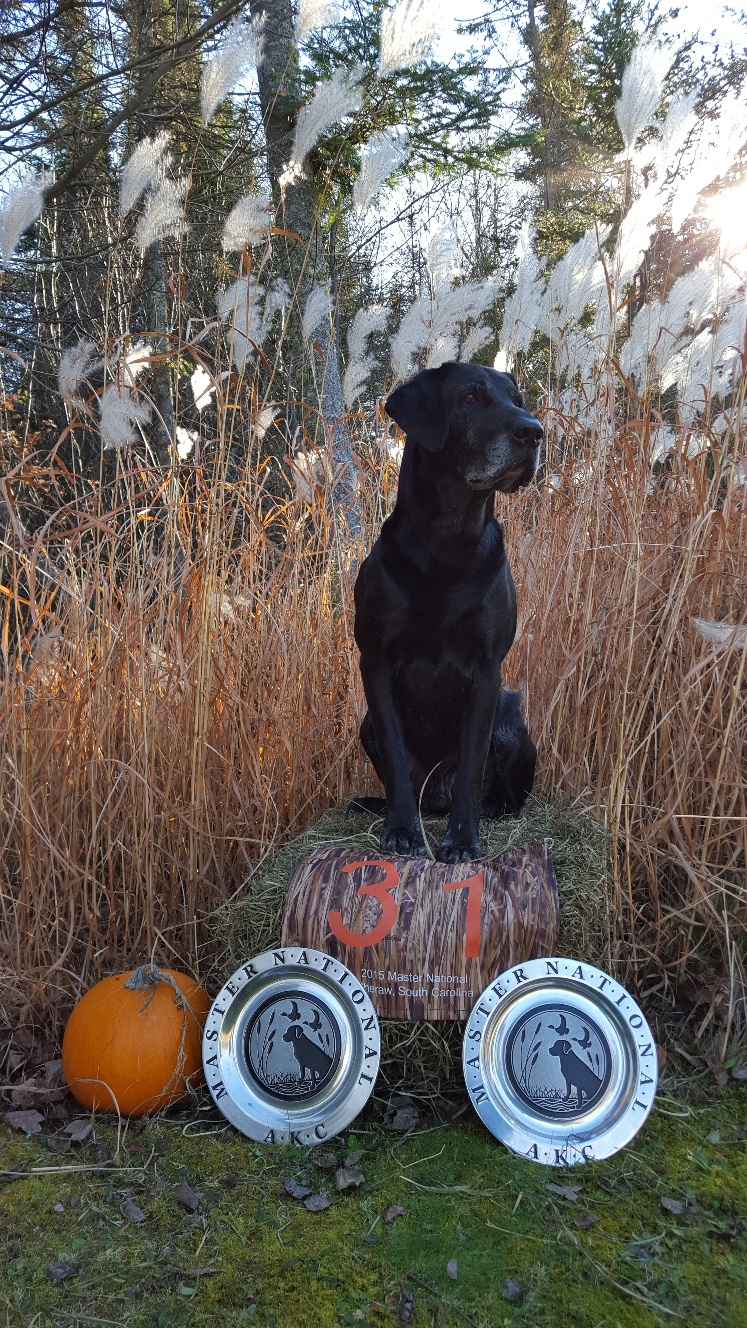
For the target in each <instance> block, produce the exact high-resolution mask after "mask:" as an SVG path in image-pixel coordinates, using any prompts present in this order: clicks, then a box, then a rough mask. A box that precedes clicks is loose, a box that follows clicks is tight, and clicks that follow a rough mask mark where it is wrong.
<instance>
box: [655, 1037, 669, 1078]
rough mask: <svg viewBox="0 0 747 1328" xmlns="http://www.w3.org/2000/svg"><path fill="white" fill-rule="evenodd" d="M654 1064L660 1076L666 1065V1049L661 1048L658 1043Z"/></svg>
mask: <svg viewBox="0 0 747 1328" xmlns="http://www.w3.org/2000/svg"><path fill="white" fill-rule="evenodd" d="M656 1063H657V1065H658V1067H659V1074H661V1072H662V1070H663V1069H664V1066H665V1065H666V1063H667V1049H666V1047H662V1045H661V1043H660V1042H657V1043H656Z"/></svg>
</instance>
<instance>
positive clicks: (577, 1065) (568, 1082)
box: [286, 1029, 602, 1106]
mask: <svg viewBox="0 0 747 1328" xmlns="http://www.w3.org/2000/svg"><path fill="white" fill-rule="evenodd" d="M288 1032H290V1029H289V1030H288ZM286 1037H287V1034H286ZM548 1050H549V1052H550V1055H551V1056H557V1057H558V1060H559V1061H560V1073H561V1074H562V1076H563V1078H564V1079H565V1100H566V1102H568V1101H570V1098H571V1096H572V1094H573V1090H574V1088H575V1090H576V1092H577V1093H578V1105H579V1106H583V1101H584V1098H587V1100H588V1099H589V1098H592V1097H593V1096H594V1094H595V1093H598V1092H599V1089H600V1088H601V1086H602V1081H601V1079H599V1078H598V1077H597V1075H595V1074H594V1072H593V1070H590V1069H589V1066H588V1065H586V1064H585V1063H584V1061H582V1060H581V1059H580V1058H579V1057H578V1056H577V1055H576V1053H575V1051H573V1050H572V1048H571V1044H570V1042H568V1040H567V1039H566V1038H558V1041H557V1042H554V1043H553V1045H552V1046H551V1047H549V1048H548Z"/></svg>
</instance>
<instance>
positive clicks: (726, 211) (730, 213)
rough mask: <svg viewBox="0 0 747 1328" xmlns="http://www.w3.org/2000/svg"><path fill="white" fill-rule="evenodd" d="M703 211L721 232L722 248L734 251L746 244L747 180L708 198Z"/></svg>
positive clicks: (730, 251)
mask: <svg viewBox="0 0 747 1328" xmlns="http://www.w3.org/2000/svg"><path fill="white" fill-rule="evenodd" d="M705 211H706V215H707V217H708V219H709V221H710V222H711V225H712V226H715V227H716V229H717V230H719V231H720V232H721V247H722V249H724V250H725V251H726V252H728V253H736V251H737V250H738V249H742V248H743V247H744V245H745V244H747V180H744V181H743V182H742V184H738V185H735V186H734V188H732V189H723V190H722V191H721V193H719V194H716V196H715V197H714V198H711V199H709V201H708V203H707V204H706V209H705Z"/></svg>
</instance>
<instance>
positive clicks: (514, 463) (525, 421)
mask: <svg viewBox="0 0 747 1328" xmlns="http://www.w3.org/2000/svg"><path fill="white" fill-rule="evenodd" d="M385 408H386V411H387V414H388V415H390V416H391V418H392V419H393V420H394V421H395V423H396V424H398V425H399V427H400V429H402V430H403V431H404V433H406V434H407V440H408V443H416V444H417V445H418V446H420V447H423V448H425V450H426V451H427V452H444V453H445V454H446V455H448V458H449V462H450V463H451V464H453V465H454V466H456V467H457V469H458V470H459V472H460V473H461V475H462V476H463V478H464V480H465V482H466V483H467V484H468V485H469V487H470V488H471V489H478V490H484V489H499V490H500V491H501V493H514V492H515V490H516V489H519V488H521V486H522V485H524V484H528V483H529V481H530V480H531V479H532V478H533V477H534V474H535V471H536V469H537V460H538V457H539V446H540V443H541V442H542V425H541V424H540V422H539V420H538V419H535V417H534V415H531V414H530V412H529V411H528V410H527V408H526V405H525V403H524V398H523V397H522V395H521V392H520V391H519V388H518V386H517V383H516V379H515V378H514V377H513V375H512V374H506V373H498V371H497V370H496V369H486V368H484V367H483V365H481V364H454V363H449V364H442V365H441V366H440V368H438V369H424V370H423V371H422V373H419V374H416V375H415V377H414V378H411V379H410V381H409V382H407V383H403V384H402V386H401V387H398V388H397V389H396V390H395V391H394V392H392V395H391V396H390V397H388V398H387V401H386V402H385Z"/></svg>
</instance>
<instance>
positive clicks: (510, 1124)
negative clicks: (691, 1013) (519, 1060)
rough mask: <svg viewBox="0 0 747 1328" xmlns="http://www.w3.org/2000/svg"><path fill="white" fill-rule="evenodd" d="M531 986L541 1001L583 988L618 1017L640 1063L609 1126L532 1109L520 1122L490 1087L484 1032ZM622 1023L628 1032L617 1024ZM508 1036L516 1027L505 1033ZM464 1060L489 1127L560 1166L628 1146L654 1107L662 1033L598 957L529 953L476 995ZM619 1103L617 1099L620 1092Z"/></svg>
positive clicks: (524, 1151)
mask: <svg viewBox="0 0 747 1328" xmlns="http://www.w3.org/2000/svg"><path fill="white" fill-rule="evenodd" d="M543 979H545V981H543ZM525 984H527V985H526V987H525ZM533 989H534V990H535V991H537V993H538V1003H539V1002H540V1001H541V1000H543V999H544V998H547V997H552V996H556V997H557V998H558V999H560V998H561V997H562V996H566V997H571V998H572V996H573V995H574V994H576V995H578V994H581V995H583V996H585V998H586V999H587V1000H588V1001H589V1002H590V1003H591V1004H592V1006H593V1007H596V1008H597V1009H598V1010H602V1011H603V1012H604V1013H605V1015H606V1016H607V1018H608V1019H609V1020H610V1022H612V1023H613V1024H614V1026H615V1028H616V1029H617V1030H618V1034H619V1037H620V1041H621V1043H622V1042H623V1041H625V1042H626V1044H627V1048H628V1050H629V1051H630V1053H631V1063H632V1065H633V1067H634V1074H632V1075H631V1076H629V1079H630V1088H629V1089H628V1094H629V1101H628V1102H627V1103H626V1105H625V1108H624V1110H623V1111H622V1112H621V1114H620V1115H619V1116H617V1117H615V1118H614V1119H613V1120H612V1121H610V1122H609V1123H608V1124H607V1125H606V1126H603V1128H595V1129H593V1130H591V1131H590V1132H589V1131H586V1132H584V1131H574V1129H573V1123H572V1121H570V1120H567V1121H566V1122H565V1125H564V1122H563V1119H562V1118H559V1119H558V1121H557V1123H554V1122H551V1121H550V1120H549V1118H548V1120H547V1122H543V1121H542V1120H541V1119H540V1118H539V1117H535V1118H532V1117H530V1116H529V1114H528V1116H527V1119H526V1121H524V1122H520V1123H519V1124H518V1125H517V1124H516V1123H515V1122H514V1121H512V1120H510V1119H508V1118H507V1117H506V1116H505V1115H504V1114H503V1113H502V1110H501V1103H500V1101H498V1102H494V1101H493V1098H492V1097H491V1089H490V1078H491V1077H492V1076H493V1071H492V1070H490V1067H488V1069H489V1070H490V1072H489V1073H486V1072H485V1054H484V1049H485V1047H486V1045H487V1044H488V1043H489V1041H490V1039H489V1038H485V1036H484V1034H485V1033H486V1031H489V1030H490V1029H491V1027H493V1028H494V1027H496V1026H497V1025H498V1024H499V1022H500V1017H501V1013H504V1014H505V1013H506V1012H507V1011H508V1010H509V1009H510V1007H511V1005H512V1004H514V1003H515V1002H516V1000H517V999H518V998H520V996H521V993H522V992H523V991H525V992H526V993H527V994H529V992H531V991H532V990H533ZM613 1011H614V1013H613ZM621 1028H622V1029H624V1030H625V1032H624V1033H621V1032H620V1031H619V1030H620V1029H621ZM509 1036H510V1029H509V1033H507V1034H506V1038H508V1037H509ZM639 1039H640V1041H639ZM476 1043H477V1046H478V1048H479V1050H478V1051H476V1049H475V1044H476ZM644 1061H645V1064H644ZM475 1062H477V1064H475ZM462 1068H463V1072H464V1079H465V1084H466V1087H467V1092H468V1095H469V1098H470V1101H471V1102H472V1105H473V1107H474V1108H475V1110H476V1112H477V1114H478V1116H479V1117H480V1119H481V1120H482V1121H483V1124H484V1125H485V1126H486V1127H487V1128H488V1129H489V1130H490V1132H491V1133H492V1134H493V1135H494V1136H495V1137H496V1138H497V1139H500V1141H501V1142H502V1143H504V1144H505V1145H506V1147H507V1148H509V1149H510V1150H511V1151H512V1152H514V1153H516V1154H517V1156H520V1157H521V1156H523V1157H525V1158H527V1159H528V1160H531V1161H534V1162H540V1163H543V1164H544V1165H546V1166H557V1167H562V1166H575V1165H577V1164H580V1163H584V1162H590V1161H597V1160H600V1159H603V1158H605V1157H610V1156H612V1154H613V1153H616V1152H618V1151H619V1150H620V1149H621V1148H624V1147H626V1145H627V1144H629V1143H630V1142H631V1140H632V1139H633V1138H634V1137H635V1135H636V1134H637V1133H638V1131H639V1130H640V1129H641V1127H642V1125H643V1124H644V1123H645V1121H646V1120H647V1118H648V1116H649V1115H650V1112H651V1110H652V1107H653V1104H654V1100H655V1097H656V1091H657V1087H658V1078H659V1074H658V1058H657V1054H656V1041H655V1039H654V1035H653V1033H652V1031H651V1028H650V1026H649V1023H648V1020H647V1019H646V1017H645V1015H644V1013H643V1011H642V1010H641V1008H640V1006H639V1005H638V1003H637V1001H636V1000H635V999H634V997H633V996H631V995H630V992H629V991H627V989H626V988H625V987H623V985H622V983H620V982H619V981H618V980H617V979H616V978H612V977H611V976H610V975H609V974H608V973H606V972H604V970H603V969H600V968H599V967H597V965H596V964H591V963H588V962H586V961H585V960H583V959H577V958H572V957H568V956H564V955H549V956H542V957H540V958H538V959H530V960H525V961H524V962H523V963H516V964H513V965H512V966H511V967H510V968H507V969H505V970H504V971H503V972H502V973H500V974H498V975H496V976H495V977H494V978H492V979H491V981H490V982H489V983H488V985H487V986H486V987H485V988H484V989H483V991H482V992H481V994H480V996H479V997H478V999H477V1000H476V1002H475V1004H474V1006H473V1008H472V1011H471V1013H470V1016H469V1019H468V1020H467V1023H466V1025H465V1030H464V1038H463V1042H462ZM501 1072H502V1073H501ZM496 1074H498V1076H499V1079H503V1080H504V1081H505V1080H506V1079H507V1073H506V1069H505V1066H503V1065H502V1066H501V1067H500V1070H496ZM506 1097H507V1098H508V1092H507V1093H506ZM613 1105H614V1106H617V1105H618V1099H617V1098H615V1100H614V1103H613ZM634 1111H635V1113H636V1114H635V1116H634V1115H633V1112H634ZM569 1127H570V1128H569Z"/></svg>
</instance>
